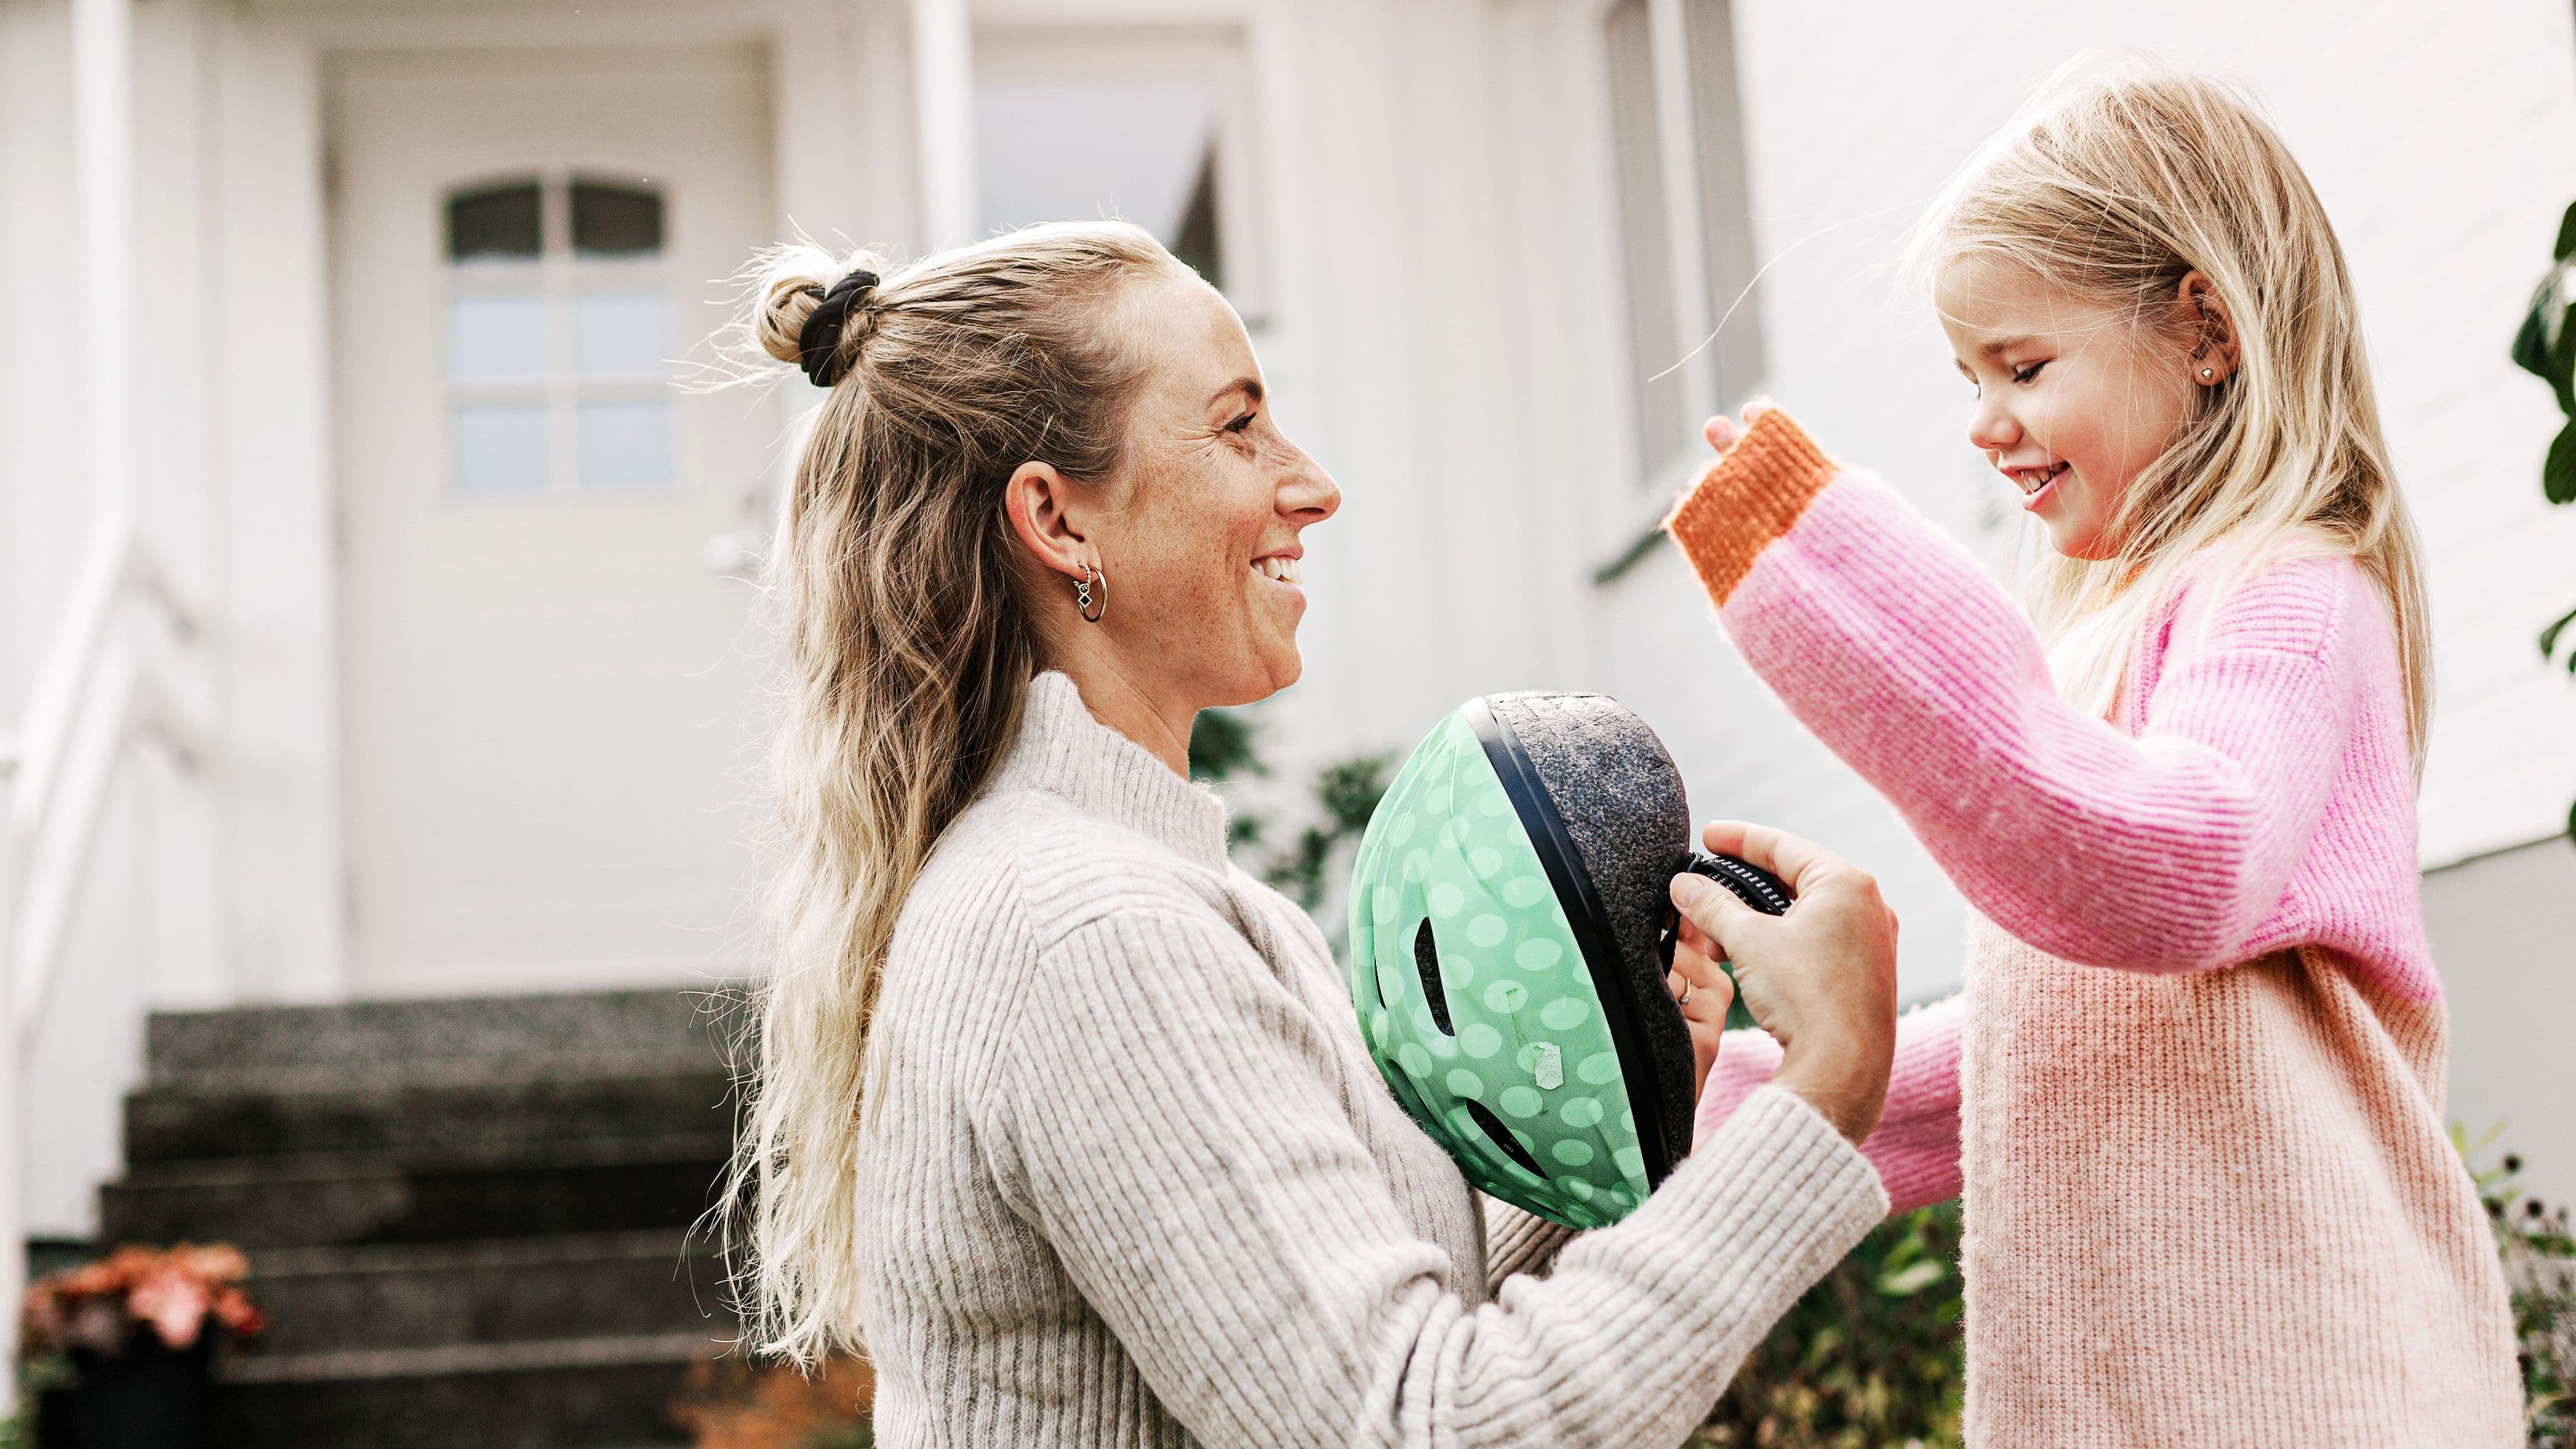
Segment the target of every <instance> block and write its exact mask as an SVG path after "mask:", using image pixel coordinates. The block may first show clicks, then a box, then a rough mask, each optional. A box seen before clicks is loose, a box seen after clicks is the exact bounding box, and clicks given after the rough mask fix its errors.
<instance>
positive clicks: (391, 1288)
mask: <svg viewBox="0 0 2576 1449" xmlns="http://www.w3.org/2000/svg"><path fill="white" fill-rule="evenodd" d="M723 1277H724V1273H723V1268H722V1267H721V1265H720V1263H719V1261H718V1259H717V1257H716V1254H715V1251H714V1249H713V1247H712V1246H711V1245H709V1244H707V1243H705V1242H703V1241H700V1242H698V1243H696V1244H694V1245H693V1244H692V1243H691V1242H690V1241H689V1238H688V1236H687V1235H686V1234H683V1233H677V1232H669V1231H648V1232H633V1233H587V1234H571V1235H565V1236H560V1237H552V1238H518V1239H505V1240H499V1241H491V1242H476V1243H421V1244H380V1245H374V1246H366V1247H340V1248H275V1249H269V1250H265V1251H262V1252H261V1253H259V1254H258V1255H257V1256H256V1257H254V1258H253V1259H252V1260H251V1281H250V1285H249V1287H250V1292H251V1296H252V1298H253V1299H254V1300H256V1301H257V1302H258V1303H259V1305H260V1308H261V1310H262V1311H263V1312H264V1313H265V1314H266V1315H267V1317H268V1321H269V1328H268V1331H267V1332H266V1333H264V1334H262V1335H261V1336H260V1338H259V1339H258V1341H257V1346H256V1355H255V1356H256V1357H257V1358H258V1359H261V1360H269V1359H274V1358H278V1357H281V1356H285V1357H292V1356H295V1355H301V1354H314V1353H323V1352H334V1351H338V1352H360V1351H376V1350H384V1349H414V1348H438V1347H457V1346H464V1345H506V1344H514V1343H523V1342H528V1341H533V1340H546V1339H574V1338H596V1337H601V1336H617V1335H625V1336H637V1337H657V1336H663V1335H669V1334H696V1335H699V1336H702V1337H714V1338H729V1337H731V1336H732V1335H733V1332H734V1322H733V1317H732V1315H731V1314H730V1313H729V1312H727V1311H726V1304H727V1303H728V1302H729V1299H728V1298H727V1296H726V1289H725V1284H724V1282H723Z"/></svg>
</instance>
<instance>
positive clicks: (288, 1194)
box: [100, 991, 733, 1449]
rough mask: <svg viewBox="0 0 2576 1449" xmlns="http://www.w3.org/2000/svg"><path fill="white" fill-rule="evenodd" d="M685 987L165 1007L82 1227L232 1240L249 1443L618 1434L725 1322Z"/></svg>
mask: <svg viewBox="0 0 2576 1449" xmlns="http://www.w3.org/2000/svg"><path fill="white" fill-rule="evenodd" d="M707 999H708V998H707V997H706V995H705V994H704V993H702V992H689V993H680V992H655V991H637V992H616V993H605V994H593V995H581V996H532V997H506V998H494V999H489V1000H450V1001H410V1002H372V1003H364V1004H358V1005H350V1006H335V1007H292V1008H286V1007H262V1008H252V1009H246V1010H236V1011H219V1012H203V1013H168V1014H160V1015H156V1016H154V1017H153V1018H152V1020H151V1024H150V1029H149V1030H150V1037H149V1075H148V1078H147V1080H146V1082H145V1084H144V1085H143V1087H142V1088H141V1089H140V1090H138V1091H136V1092H134V1093H133V1094H131V1095H130V1096H129V1097H128V1098H127V1099H126V1105H125V1149H126V1163H127V1167H126V1174H125V1176H124V1178H123V1179H122V1180H120V1181H117V1182H114V1183H111V1184H109V1185H108V1186H106V1187H105V1188H103V1189H102V1190H101V1199H102V1201H101V1213H100V1216H101V1230H100V1231H101V1240H102V1241H103V1242H105V1243H109V1244H114V1243H121V1242H178V1241H195V1242H212V1241H224V1242H231V1243H234V1244H237V1245H239V1246H240V1247H241V1248H243V1249H244V1250H245V1251H247V1252H248V1253H249V1254H250V1259H251V1272H252V1282H251V1285H250V1287H251V1292H252V1294H253V1296H254V1297H255V1298H257V1300H258V1301H259V1303H260V1304H261V1306H262V1307H263V1309H265V1310H266V1312H267V1314H268V1317H269V1320H270V1327H269V1330H268V1332H267V1333H266V1334H264V1335H263V1336H262V1337H261V1339H260V1340H259V1341H258V1342H257V1344H256V1345H255V1346H254V1347H253V1348H252V1349H251V1350H250V1351H247V1352H243V1353H239V1354H235V1355H232V1356H230V1357H229V1358H228V1359H227V1360H225V1361H224V1362H223V1364H222V1366H221V1368H220V1369H219V1375H220V1384H219V1389H218V1410H217V1412H218V1417H219V1419H220V1421H221V1423H222V1426H223V1431H224V1432H223V1435H222V1439H223V1442H225V1443H228V1444H232V1445H238V1446H242V1449H254V1446H255V1449H306V1446H310V1449H352V1446H366V1449H449V1446H465V1445H474V1446H478V1449H555V1446H567V1449H569V1446H584V1449H591V1446H597V1449H612V1446H613V1449H628V1446H643V1445H648V1444H677V1443H686V1442H688V1440H687V1436H686V1435H685V1434H683V1433H682V1432H681V1431H680V1430H679V1429H678V1428H677V1427H676V1426H675V1425H674V1424H673V1422H672V1420H671V1418H670V1414H669V1408H670V1404H671V1402H672V1400H673V1399H674V1398H675V1397H676V1396H677V1395H678V1393H679V1392H680V1390H681V1388H682V1387H683V1385H684V1383H685V1382H686V1380H687V1377H688V1374H689V1371H690V1369H691V1367H692V1366H693V1365H695V1364H697V1363H700V1362H702V1361H704V1360H707V1359H710V1358H712V1357H714V1356H715V1355H716V1354H717V1353H719V1352H720V1351H721V1350H722V1348H723V1346H724V1343H723V1341H724V1340H727V1339H729V1338H730V1337H731V1335H732V1330H733V1325H732V1320H731V1318H730V1317H729V1316H728V1315H727V1314H726V1312H725V1311H724V1308H723V1301H724V1295H723V1291H722V1284H721V1281H720V1280H721V1277H722V1274H721V1271H720V1269H719V1267H718V1265H717V1263H716V1261H715V1258H714V1255H713V1252H712V1250H711V1249H710V1248H709V1247H708V1245H707V1244H706V1242H705V1241H704V1239H703V1238H700V1239H698V1240H696V1241H694V1242H693V1241H692V1239H691V1237H690V1234H689V1228H690V1226H691V1224H692V1223H694V1222H696V1221H697V1220H698V1218H699V1216H700V1214H701V1213H703V1212H704V1211H705V1210H706V1208H707V1207H708V1206H709V1205H710V1203H711V1201H712V1196H713V1193H714V1190H715V1185H716V1182H717V1179H718V1177H719V1175H720V1174H721V1172H722V1171H723V1168H724V1164H725V1159H726V1154H727V1152H728V1149H729V1145H730V1140H731V1129H732V1120H733V1119H732V1112H731V1105H730V1099H729V1096H728V1087H727V1082H726V1077H725V1072H724V1069H723V1066H722V1064H721V1057H720V1055H719V1049H718V1045H717V1038H718V1034H719V1032H720V1031H721V1030H722V1028H721V1027H720V1026H719V1025H718V1024H717V1023H716V1022H715V1021H714V1020H713V1017H712V1015H711V1013H710V1011H709V1010H708V1008H707V1005H706V1003H707Z"/></svg>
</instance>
